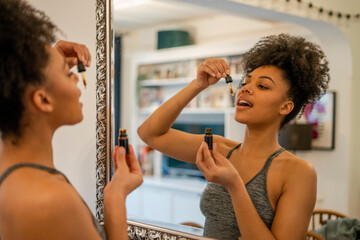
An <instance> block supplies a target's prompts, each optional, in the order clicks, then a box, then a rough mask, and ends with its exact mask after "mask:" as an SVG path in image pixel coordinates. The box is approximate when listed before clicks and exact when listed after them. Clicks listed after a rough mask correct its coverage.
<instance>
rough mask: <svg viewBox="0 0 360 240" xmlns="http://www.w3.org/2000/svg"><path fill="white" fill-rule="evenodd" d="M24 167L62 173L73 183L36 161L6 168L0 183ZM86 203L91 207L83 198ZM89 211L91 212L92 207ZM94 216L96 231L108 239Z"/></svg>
mask: <svg viewBox="0 0 360 240" xmlns="http://www.w3.org/2000/svg"><path fill="white" fill-rule="evenodd" d="M22 167H30V168H37V169H40V170H44V171H46V172H49V173H51V174H61V175H63V176H64V178H65V179H66V181H67V182H68V183H69V184H70V185H71V183H70V181H69V180H68V178H67V177H66V176H65V175H64V174H63V173H62V172H60V171H58V170H56V169H54V168H49V167H46V166H43V165H39V164H34V163H20V164H15V165H13V166H11V167H9V168H8V169H6V171H5V172H4V173H3V174H2V175H1V177H0V185H1V184H2V182H3V181H4V180H5V178H6V177H7V176H9V174H10V173H12V172H13V171H15V170H16V169H19V168H22ZM81 200H82V201H83V202H84V204H85V205H86V207H87V208H88V209H89V207H88V206H87V204H86V203H85V201H84V200H83V199H81ZM89 212H90V213H91V211H90V209H89ZM91 216H92V220H93V223H94V227H95V228H96V231H97V232H98V233H99V235H100V237H101V239H103V240H106V234H105V231H104V228H103V227H102V226H101V225H100V223H99V222H98V221H97V219H96V218H95V216H94V215H93V214H92V213H91Z"/></svg>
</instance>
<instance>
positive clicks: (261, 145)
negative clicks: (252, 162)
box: [240, 126, 281, 157]
mask: <svg viewBox="0 0 360 240" xmlns="http://www.w3.org/2000/svg"><path fill="white" fill-rule="evenodd" d="M280 147H281V146H280V145H279V142H278V126H268V127H263V128H259V127H249V126H247V127H246V130H245V136H244V140H243V142H242V144H241V148H240V151H241V152H242V153H243V154H244V155H251V156H254V157H256V156H258V157H263V156H268V155H269V154H271V153H273V152H274V151H275V150H277V149H279V148H280Z"/></svg>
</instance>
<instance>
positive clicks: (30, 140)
mask: <svg viewBox="0 0 360 240" xmlns="http://www.w3.org/2000/svg"><path fill="white" fill-rule="evenodd" d="M52 136H53V132H51V131H46V130H44V129H42V130H41V131H34V130H32V129H29V128H27V129H26V130H25V131H24V132H23V134H22V136H21V137H20V138H17V139H15V138H14V137H8V138H6V139H3V140H2V143H1V148H0V165H1V168H2V167H8V166H11V165H14V164H17V163H24V162H26V163H36V164H41V165H44V166H47V167H51V168H54V162H53V150H52Z"/></svg>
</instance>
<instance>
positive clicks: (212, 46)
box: [112, 0, 310, 235]
mask: <svg viewBox="0 0 360 240" xmlns="http://www.w3.org/2000/svg"><path fill="white" fill-rule="evenodd" d="M197 2H198V1H194V2H193V1H185V0H184V1H180V0H179V1H169V0H167V1H165V0H151V1H150V0H149V1H146V0H142V1H141V0H139V1H123V0H122V1H121V0H114V2H113V4H114V5H113V28H114V33H115V46H114V47H115V58H114V59H115V69H114V76H115V79H114V83H112V86H115V89H113V90H112V91H113V92H114V93H115V94H114V98H115V99H113V100H112V102H114V103H115V107H114V108H113V109H114V112H113V117H114V119H112V120H113V121H114V123H115V124H114V125H113V126H115V127H114V129H112V131H113V136H114V142H115V143H116V142H117V137H118V130H119V128H124V129H126V130H127V133H128V136H129V143H131V144H132V145H133V146H134V148H135V150H136V153H137V155H138V158H139V160H140V161H141V164H142V168H143V171H144V183H143V184H142V186H141V187H140V188H139V189H137V190H135V191H134V192H133V193H131V194H130V195H129V197H128V198H127V213H128V218H129V219H130V220H133V221H136V222H143V223H145V224H150V225H156V226H162V227H166V228H172V229H176V230H179V231H183V232H188V233H191V234H197V235H202V227H203V224H204V219H205V218H204V216H203V214H202V213H201V211H200V208H199V202H200V197H201V193H202V191H203V190H204V188H205V187H206V185H207V182H206V180H205V178H204V177H203V175H202V173H201V172H200V171H199V169H198V168H197V167H196V165H195V164H190V163H184V162H180V161H177V160H176V159H172V158H170V157H168V156H166V155H163V154H161V153H159V152H157V151H155V150H153V149H152V148H150V147H148V146H146V144H144V143H143V142H142V141H141V140H140V138H139V137H138V136H137V127H138V126H139V125H140V124H141V123H142V122H143V121H144V120H145V118H146V117H147V116H148V115H149V114H150V113H151V112H153V111H154V110H155V109H156V108H157V107H158V106H159V105H160V104H162V103H163V102H164V101H166V100H167V99H169V98H170V97H171V96H173V95H174V94H175V93H176V92H178V91H179V90H180V89H182V88H183V87H184V86H185V85H186V84H188V83H189V82H190V81H191V80H192V79H194V78H195V76H196V75H195V74H196V69H197V66H198V64H199V63H200V62H201V61H202V60H203V59H204V58H207V57H221V58H224V59H225V60H226V61H227V62H228V64H229V66H230V68H231V72H232V76H233V80H234V83H233V87H234V89H235V90H236V88H237V86H238V85H239V82H240V79H241V74H242V71H241V69H240V68H239V61H240V59H241V55H242V53H243V52H245V51H247V50H248V49H249V48H250V47H251V46H252V45H253V44H254V43H255V42H256V41H257V40H258V39H259V38H260V37H261V36H265V35H269V34H275V33H280V32H287V33H295V34H298V35H299V34H301V35H306V36H310V33H309V32H308V31H306V30H305V29H303V28H301V27H299V26H295V25H293V24H289V23H284V22H279V21H272V20H266V19H251V18H247V17H244V16H241V15H234V14H233V13H232V14H229V13H228V12H227V11H226V6H225V7H224V5H226V3H229V2H231V1H210V2H212V4H211V6H206V5H204V4H203V5H202V6H200V5H198V4H197ZM216 4H221V5H222V6H221V7H220V5H218V6H216ZM229 6H231V4H230V5H229ZM219 9H222V10H219ZM229 12H230V9H229ZM250 14H251V13H250ZM173 127H174V128H177V129H179V130H183V131H186V132H191V133H199V134H203V133H204V132H205V129H206V128H212V131H213V133H214V134H219V135H223V136H225V137H227V138H229V139H232V140H235V141H240V140H241V139H242V137H243V132H244V127H243V126H241V125H239V124H236V123H235V120H234V110H233V99H232V97H231V95H230V94H229V89H228V86H227V85H226V84H225V82H223V83H219V84H217V85H216V87H212V88H209V89H207V90H206V91H205V92H204V93H202V94H200V95H199V96H198V97H197V98H196V99H195V100H194V101H192V102H191V103H190V104H189V106H187V108H186V109H185V110H184V111H183V113H182V114H181V115H180V117H179V118H178V120H177V121H176V122H175V124H174V126H173ZM130 222H131V221H130ZM189 223H190V225H193V226H197V227H195V228H194V227H184V226H181V225H180V224H189Z"/></svg>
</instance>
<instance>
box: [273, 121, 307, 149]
mask: <svg viewBox="0 0 360 240" xmlns="http://www.w3.org/2000/svg"><path fill="white" fill-rule="evenodd" d="M312 131H313V125H312V124H297V123H296V124H289V125H286V126H284V127H283V128H282V129H280V131H279V143H280V145H281V146H282V147H283V148H285V149H287V150H295V151H296V150H311V140H312Z"/></svg>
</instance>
